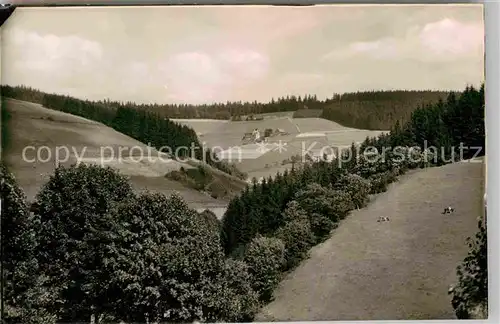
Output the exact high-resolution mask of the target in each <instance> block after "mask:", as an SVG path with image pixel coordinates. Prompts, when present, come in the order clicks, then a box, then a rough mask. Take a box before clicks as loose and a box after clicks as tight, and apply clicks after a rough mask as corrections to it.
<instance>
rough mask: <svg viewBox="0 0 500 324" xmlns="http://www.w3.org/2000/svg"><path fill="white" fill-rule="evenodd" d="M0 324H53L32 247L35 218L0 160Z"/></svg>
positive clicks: (47, 294) (50, 297)
mask: <svg viewBox="0 0 500 324" xmlns="http://www.w3.org/2000/svg"><path fill="white" fill-rule="evenodd" d="M0 197H1V200H2V201H1V203H2V206H1V224H2V226H1V228H2V233H1V248H2V253H1V262H2V274H3V278H1V279H2V281H3V282H2V286H3V289H4V290H3V292H2V293H5V294H2V302H3V303H4V306H5V309H4V312H3V314H2V323H6V324H7V323H28V324H36V323H55V319H56V318H55V316H54V315H53V314H51V313H50V312H49V311H48V309H47V308H48V306H49V304H50V303H51V302H53V299H54V295H53V294H51V293H52V292H51V291H50V290H47V289H44V288H43V287H42V285H43V283H44V277H43V276H40V275H39V271H38V262H37V260H36V256H35V249H36V247H37V245H38V236H37V234H38V233H37V228H38V220H37V218H36V217H34V216H33V215H31V214H30V213H29V211H28V206H27V204H26V201H25V196H24V192H23V191H22V190H21V189H20V188H19V187H18V185H17V182H16V180H15V178H14V176H13V175H12V174H11V173H10V172H9V171H8V170H7V169H6V168H5V166H4V165H3V164H2V163H0Z"/></svg>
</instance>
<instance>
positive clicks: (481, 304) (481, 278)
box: [450, 221, 488, 319]
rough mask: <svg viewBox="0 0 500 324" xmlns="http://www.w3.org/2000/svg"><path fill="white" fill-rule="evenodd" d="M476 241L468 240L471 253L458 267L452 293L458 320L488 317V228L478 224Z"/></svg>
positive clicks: (480, 223)
mask: <svg viewBox="0 0 500 324" xmlns="http://www.w3.org/2000/svg"><path fill="white" fill-rule="evenodd" d="M478 229H479V230H478V232H477V233H476V235H475V237H474V239H473V238H468V239H467V241H468V245H469V249H470V250H469V253H468V255H467V257H466V258H465V259H464V261H463V262H462V264H460V265H459V266H458V267H457V276H458V283H457V285H456V286H455V287H453V289H452V290H451V291H450V294H451V295H452V301H451V303H452V306H453V309H454V310H455V313H456V315H457V318H458V319H473V318H476V319H486V318H487V317H488V316H487V315H488V247H487V236H486V235H487V233H486V226H484V225H483V224H482V222H481V221H479V222H478Z"/></svg>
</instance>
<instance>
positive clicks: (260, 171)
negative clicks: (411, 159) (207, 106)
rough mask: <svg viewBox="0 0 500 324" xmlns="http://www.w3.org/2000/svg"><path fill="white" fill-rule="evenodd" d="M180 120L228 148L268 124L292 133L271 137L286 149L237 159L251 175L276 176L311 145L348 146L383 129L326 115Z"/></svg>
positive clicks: (212, 144) (209, 143)
mask: <svg viewBox="0 0 500 324" xmlns="http://www.w3.org/2000/svg"><path fill="white" fill-rule="evenodd" d="M181 123H182V124H185V125H188V126H189V127H192V128H193V129H194V130H195V131H196V132H198V133H201V134H203V135H202V136H200V140H201V142H206V145H207V146H210V147H222V148H228V147H232V146H239V145H241V144H242V142H241V139H242V137H243V134H244V133H245V132H251V131H252V130H253V129H255V128H258V129H259V130H260V131H261V132H263V131H264V130H265V129H266V128H272V129H276V128H281V129H283V130H284V131H286V132H288V133H289V134H290V135H285V136H276V137H271V138H269V143H270V144H272V143H273V142H274V143H276V142H278V141H280V140H281V141H283V143H287V146H286V147H285V149H284V150H282V151H277V150H271V151H269V152H267V153H265V154H263V155H262V156H260V157H258V158H256V159H246V160H242V161H236V162H237V163H236V165H237V167H238V169H240V170H241V171H243V172H246V173H248V177H249V178H252V177H257V178H260V177H268V176H274V175H275V174H276V173H277V172H283V171H284V170H285V169H289V168H290V167H291V165H288V166H283V165H282V164H281V163H282V161H283V160H285V159H289V158H290V157H292V156H294V155H297V154H298V155H301V154H302V153H303V151H305V150H307V149H309V148H311V149H320V148H321V147H324V146H327V145H331V146H334V147H342V146H349V145H350V144H351V143H352V142H353V141H355V142H358V141H363V140H365V138H366V137H367V136H370V137H373V136H378V135H379V134H380V133H381V132H382V131H368V130H360V129H355V128H348V127H345V126H342V125H340V124H338V123H335V122H333V121H329V120H326V119H323V118H290V117H282V116H279V117H276V118H274V119H265V120H260V121H240V122H228V121H216V120H214V121H212V122H210V121H198V120H182V121H181ZM214 125H215V126H216V127H214ZM315 132H318V133H320V134H318V135H319V136H312V137H309V136H307V137H300V135H307V133H315ZM321 133H322V134H321ZM297 136H299V137H297ZM311 145H312V146H311ZM269 147H271V146H269Z"/></svg>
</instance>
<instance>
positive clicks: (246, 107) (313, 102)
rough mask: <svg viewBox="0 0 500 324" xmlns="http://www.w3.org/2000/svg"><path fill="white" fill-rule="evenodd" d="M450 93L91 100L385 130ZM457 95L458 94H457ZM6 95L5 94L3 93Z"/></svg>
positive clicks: (176, 114)
mask: <svg viewBox="0 0 500 324" xmlns="http://www.w3.org/2000/svg"><path fill="white" fill-rule="evenodd" d="M3 89H4V91H7V92H6V93H11V94H15V95H16V99H19V100H26V101H31V102H37V103H42V102H43V97H44V94H43V93H42V92H40V91H37V90H33V89H30V88H26V87H15V88H11V87H3ZM448 94H449V92H444V91H432V90H425V91H365V92H353V93H344V94H333V95H332V97H331V98H329V99H326V100H318V99H317V97H316V96H315V95H313V96H311V95H306V96H303V97H301V96H298V97H297V96H286V97H283V98H277V99H272V100H271V101H270V102H267V103H258V102H256V101H254V102H241V101H238V102H227V103H219V104H204V105H184V104H180V105H176V104H167V105H161V104H151V105H146V104H134V103H119V102H112V101H107V100H106V101H98V102H95V103H93V104H94V105H97V106H99V107H107V108H113V109H117V108H118V107H130V108H134V109H137V110H143V111H147V112H152V113H154V114H157V115H158V116H160V117H167V118H186V119H189V118H208V119H230V118H233V119H236V120H239V119H240V117H241V116H246V115H255V114H262V113H275V112H284V111H290V112H292V111H293V112H296V114H295V115H294V117H298V118H301V117H302V118H304V117H322V118H325V119H329V120H332V121H335V122H337V123H339V124H341V125H343V126H347V127H353V128H359V129H370V130H387V129H389V128H390V127H392V125H394V123H395V122H396V121H399V122H400V123H404V122H406V121H407V120H409V118H410V115H411V112H412V111H414V110H415V109H416V108H418V107H420V106H422V105H425V104H429V103H435V102H437V101H438V100H439V99H443V100H444V99H446V97H447V95H448ZM457 94H458V93H457ZM6 96H7V94H6ZM308 110H310V112H308Z"/></svg>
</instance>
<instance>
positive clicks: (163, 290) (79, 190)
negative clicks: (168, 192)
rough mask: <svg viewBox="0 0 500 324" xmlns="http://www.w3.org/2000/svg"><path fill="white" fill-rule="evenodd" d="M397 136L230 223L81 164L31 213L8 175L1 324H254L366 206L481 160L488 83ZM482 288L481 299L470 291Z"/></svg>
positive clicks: (301, 178) (257, 194)
mask: <svg viewBox="0 0 500 324" xmlns="http://www.w3.org/2000/svg"><path fill="white" fill-rule="evenodd" d="M24 99H26V98H24ZM391 130H392V132H391V133H390V134H389V135H382V136H380V137H378V138H372V139H370V138H369V139H367V140H366V141H365V142H364V143H363V144H362V145H361V151H362V152H363V150H364V149H365V148H367V147H369V146H371V147H374V148H377V150H378V152H379V153H378V154H377V153H376V154H375V155H374V156H368V157H367V156H366V155H363V154H360V155H357V153H356V152H357V149H356V148H355V147H352V149H351V150H350V151H349V152H346V153H345V154H344V155H343V156H342V157H341V158H337V159H335V160H334V161H333V162H325V161H320V162H316V163H312V164H307V165H306V166H304V167H303V168H301V169H294V170H292V171H291V172H290V173H285V174H281V175H278V176H277V177H276V178H274V179H267V180H266V181H264V182H263V183H261V184H258V183H254V184H253V185H250V186H248V187H247V188H246V189H245V191H244V192H243V193H242V194H241V195H240V196H238V197H237V198H234V199H233V200H232V201H231V203H230V206H229V208H228V210H227V213H226V214H225V216H224V219H223V221H222V223H219V222H218V220H217V219H215V218H214V216H213V215H211V214H210V213H208V212H207V213H203V214H201V215H200V214H198V213H196V211H194V210H191V209H189V208H188V206H187V205H186V204H185V202H183V201H182V199H181V198H179V197H178V196H172V197H170V198H167V197H164V196H162V195H160V194H151V193H145V194H141V195H136V194H134V192H133V191H132V189H131V187H130V185H129V184H128V182H127V180H126V178H124V177H122V176H121V175H119V174H117V173H116V172H115V171H113V170H112V169H110V168H101V167H98V166H86V165H84V164H81V165H80V166H74V167H71V168H67V169H66V168H63V167H59V168H58V169H56V171H55V173H54V174H53V175H52V176H51V178H50V179H49V181H48V183H47V184H46V185H45V186H44V187H43V188H42V189H41V190H40V192H39V194H38V195H37V197H36V201H35V203H34V204H33V205H32V206H31V211H32V212H31V213H30V212H29V206H27V204H26V201H25V197H24V195H23V193H22V191H20V190H19V188H18V187H17V184H16V181H15V179H14V178H13V177H12V175H11V174H10V173H9V172H8V170H7V169H5V168H3V167H0V175H1V179H2V182H1V186H0V189H1V197H2V215H1V217H2V247H3V248H4V249H5V251H8V254H4V253H2V260H1V261H2V265H3V270H4V280H5V284H4V287H5V291H6V293H5V298H4V304H5V316H3V317H2V321H3V322H4V323H55V322H56V321H57V322H59V323H61V322H101V323H103V322H120V321H125V322H128V323H131V322H160V321H162V322H170V323H171V322H192V321H194V320H199V321H207V322H241V321H251V320H252V318H253V317H254V315H255V314H256V312H257V310H258V309H259V307H261V306H262V305H263V304H265V303H268V302H269V300H270V299H271V296H272V292H273V291H274V289H275V288H276V286H277V284H278V283H279V281H280V280H281V278H282V276H283V274H284V273H285V272H286V271H288V270H290V269H293V268H294V267H295V266H297V265H298V264H299V263H300V261H301V260H303V259H304V258H305V257H307V253H308V250H309V249H310V248H311V247H312V246H314V245H315V244H317V243H318V242H321V241H323V240H325V239H327V238H328V236H329V235H330V231H331V230H332V229H334V228H335V227H337V226H338V224H339V220H341V219H343V218H345V217H348V215H349V211H350V210H352V209H354V208H359V207H363V206H364V205H365V204H367V202H368V195H369V194H375V193H379V192H383V191H385V190H386V188H387V185H388V184H389V183H391V182H394V181H396V180H397V178H398V176H399V175H401V174H403V173H405V172H406V171H407V170H410V169H415V168H421V167H431V166H435V165H442V164H444V163H449V162H453V161H458V160H460V159H466V158H469V157H472V156H473V155H475V154H476V149H471V150H465V151H464V152H463V154H461V155H460V152H459V147H460V146H461V145H460V144H462V146H465V147H472V146H480V147H482V148H484V140H485V133H484V87H481V89H474V88H472V87H469V88H467V89H466V90H465V91H464V92H463V93H462V94H461V95H459V96H455V95H450V96H449V97H448V98H447V99H446V100H445V101H441V102H439V103H436V104H433V105H427V106H424V107H421V108H419V109H417V110H415V111H414V112H413V113H412V114H411V118H410V119H409V121H408V122H406V123H402V124H401V125H395V126H394V127H392V128H391ZM398 145H399V147H398V148H396V147H395V146H398ZM412 146H418V147H419V148H420V150H417V149H412V148H411V147H412ZM430 146H434V147H435V148H433V147H430ZM391 147H392V148H393V149H392V150H391V149H389V150H383V148H391ZM372 151H373V150H372ZM380 152H383V153H382V154H381V153H380ZM484 154H485V150H484V149H483V150H482V151H481V152H479V155H484ZM348 157H351V158H348ZM374 157H376V158H377V159H374ZM401 157H402V158H401ZM478 216H479V215H478ZM82 224H84V226H83V225H82ZM482 241H483V243H482V244H485V240H482ZM485 253H486V249H484V248H480V249H473V251H472V253H471V256H470V257H469V259H474V260H477V259H480V260H479V261H480V262H469V264H472V265H473V266H474V271H473V272H474V273H472V275H476V274H477V273H478V272H479V273H481V284H482V285H481V287H479V289H480V290H482V291H481V292H480V293H477V288H478V287H471V285H473V284H474V282H471V281H467V278H465V279H464V278H459V280H460V282H461V284H460V285H459V287H458V288H459V289H458V290H459V295H457V296H456V298H454V300H453V306H454V307H455V309H456V310H457V316H458V317H460V318H465V317H467V316H468V313H469V309H470V307H471V306H474V305H476V304H477V303H484V302H485V300H484V298H485V296H487V294H485V293H484V289H485V288H484V287H487V275H484V274H487V267H486V264H485V262H484V260H485V256H484V254H485ZM469 273H471V272H470V269H469ZM467 277H470V276H467ZM484 281H486V282H484ZM483 284H485V285H483ZM472 288H473V289H472ZM471 289H472V290H474V292H475V293H474V294H473V296H472V297H469V296H471V295H470V294H462V293H461V292H463V291H464V290H465V291H466V292H467V290H471ZM471 298H474V299H471ZM464 300H465V301H464ZM469 301H470V302H469Z"/></svg>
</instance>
